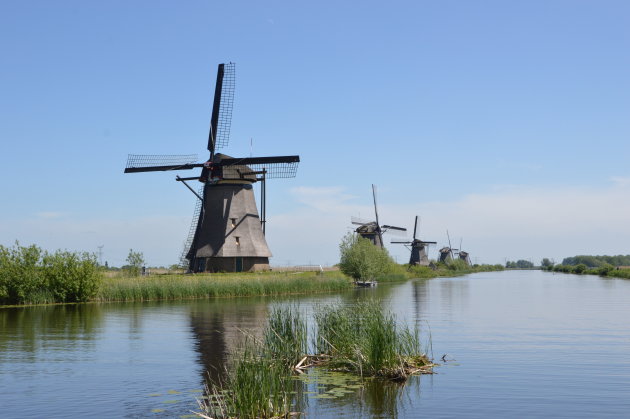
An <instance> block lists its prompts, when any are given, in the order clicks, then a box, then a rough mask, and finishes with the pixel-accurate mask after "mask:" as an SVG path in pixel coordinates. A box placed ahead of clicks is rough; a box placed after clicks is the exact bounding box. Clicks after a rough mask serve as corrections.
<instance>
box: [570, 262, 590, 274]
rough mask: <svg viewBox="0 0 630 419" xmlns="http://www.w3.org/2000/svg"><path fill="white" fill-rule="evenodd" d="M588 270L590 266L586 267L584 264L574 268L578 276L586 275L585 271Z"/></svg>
mask: <svg viewBox="0 0 630 419" xmlns="http://www.w3.org/2000/svg"><path fill="white" fill-rule="evenodd" d="M587 268H588V266H586V265H585V264H583V263H580V264H578V265H576V266H575V267H574V268H573V272H574V273H576V274H578V275H580V274H583V273H584V271H586V269H587Z"/></svg>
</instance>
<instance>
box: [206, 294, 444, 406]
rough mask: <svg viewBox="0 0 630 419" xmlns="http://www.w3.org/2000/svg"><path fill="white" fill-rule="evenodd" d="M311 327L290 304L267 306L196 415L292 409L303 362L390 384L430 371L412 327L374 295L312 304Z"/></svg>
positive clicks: (299, 399) (301, 394)
mask: <svg viewBox="0 0 630 419" xmlns="http://www.w3.org/2000/svg"><path fill="white" fill-rule="evenodd" d="M311 332H312V333H309V331H308V330H307V326H306V322H305V321H304V318H303V316H302V314H301V313H300V311H299V310H298V309H296V308H275V309H273V310H272V312H271V314H270V316H269V321H268V325H267V327H266V329H265V330H264V332H263V336H262V338H259V339H256V338H255V337H253V336H249V339H248V340H247V341H246V343H245V345H244V346H243V347H242V348H240V349H239V350H238V351H237V352H236V353H234V354H232V360H231V362H230V363H229V365H227V366H226V369H225V377H226V378H225V379H224V381H222V382H217V381H215V382H211V383H210V384H209V385H208V386H207V388H206V394H205V395H204V397H202V398H201V399H199V406H200V411H199V412H197V414H198V415H199V416H201V417H204V418H210V417H212V418H232V417H238V418H271V417H287V416H289V415H292V414H296V413H299V412H296V410H297V411H299V409H300V405H301V403H303V400H302V398H303V397H305V394H304V389H303V387H302V386H303V381H302V377H303V376H304V374H305V373H306V371H307V370H308V369H311V368H318V369H326V370H328V371H337V372H340V373H345V374H353V375H357V376H359V377H360V378H361V379H363V380H367V379H381V380H388V381H395V382H404V381H406V380H407V379H408V378H409V377H410V376H411V375H414V374H422V373H424V374H428V373H432V368H433V366H434V364H433V363H432V362H431V360H430V359H429V357H428V355H427V352H426V351H425V350H423V348H422V345H421V342H420V332H419V330H418V328H417V327H415V328H411V327H409V326H406V325H400V324H399V323H398V322H397V321H396V317H395V316H394V315H393V314H391V313H388V312H386V311H385V310H384V309H383V308H382V305H381V304H380V303H379V302H378V301H373V300H368V301H364V302H361V303H359V304H357V305H353V306H342V307H334V306H322V307H319V308H318V309H316V311H315V314H314V328H313V330H312V331H311ZM309 349H310V350H311V351H312V353H311V354H309V353H308V350H309Z"/></svg>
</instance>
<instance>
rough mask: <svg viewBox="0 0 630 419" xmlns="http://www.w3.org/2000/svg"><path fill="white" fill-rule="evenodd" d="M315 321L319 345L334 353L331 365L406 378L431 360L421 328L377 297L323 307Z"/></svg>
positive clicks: (327, 353) (321, 350) (326, 352)
mask: <svg viewBox="0 0 630 419" xmlns="http://www.w3.org/2000/svg"><path fill="white" fill-rule="evenodd" d="M315 321H316V324H317V333H316V335H315V337H314V346H315V349H316V351H317V353H318V354H323V355H325V356H327V357H330V361H329V363H328V365H329V367H331V368H334V369H337V370H342V371H348V372H353V373H357V374H359V375H361V376H373V377H383V378H388V379H393V380H404V379H406V378H407V376H408V375H409V374H410V373H411V372H412V371H413V370H414V369H417V368H421V367H424V366H427V365H429V364H430V362H429V359H428V357H427V356H426V354H425V352H424V351H423V350H422V348H421V343H420V338H419V335H420V333H419V330H418V329H417V328H413V329H412V328H409V327H407V326H401V325H399V324H397V322H396V318H395V316H394V315H393V314H391V313H386V312H385V311H384V310H383V308H382V307H381V305H380V304H379V303H378V302H377V301H366V302H360V303H358V304H356V305H354V306H346V307H333V306H324V307H320V309H319V310H318V311H317V312H316V314H315Z"/></svg>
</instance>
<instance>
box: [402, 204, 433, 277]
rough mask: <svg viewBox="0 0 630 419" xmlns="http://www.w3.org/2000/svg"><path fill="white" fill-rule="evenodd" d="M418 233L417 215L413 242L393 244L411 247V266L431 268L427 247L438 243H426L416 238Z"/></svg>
mask: <svg viewBox="0 0 630 419" xmlns="http://www.w3.org/2000/svg"><path fill="white" fill-rule="evenodd" d="M417 232H418V216H417V215H416V222H415V224H414V227H413V240H412V241H392V243H399V244H404V245H405V246H407V247H411V256H410V257H409V265H421V266H429V257H428V256H427V247H429V245H430V244H436V243H437V242H426V241H424V240H420V239H418V238H416V233H417Z"/></svg>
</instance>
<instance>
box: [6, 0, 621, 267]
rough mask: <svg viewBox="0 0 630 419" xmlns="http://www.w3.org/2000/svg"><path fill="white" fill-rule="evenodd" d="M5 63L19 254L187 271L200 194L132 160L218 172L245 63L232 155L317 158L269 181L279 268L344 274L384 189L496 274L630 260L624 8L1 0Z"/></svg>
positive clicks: (271, 234)
mask: <svg viewBox="0 0 630 419" xmlns="http://www.w3.org/2000/svg"><path fill="white" fill-rule="evenodd" d="M0 51H1V54H0V56H1V58H0V63H1V65H0V141H1V144H2V148H1V153H0V177H1V181H0V185H1V190H0V192H1V196H2V203H1V205H0V244H3V245H11V244H12V243H14V241H15V240H19V241H20V243H22V244H31V243H35V244H38V245H40V246H42V247H44V248H46V249H51V250H54V249H58V248H61V249H69V250H81V251H83V250H85V251H90V252H96V251H97V249H98V246H101V245H102V246H103V260H107V261H108V262H109V264H110V265H116V266H120V265H122V264H124V262H125V257H126V255H127V253H128V251H129V248H133V249H134V250H138V251H142V252H143V253H144V255H145V258H146V260H147V263H148V264H149V265H170V264H172V263H176V262H177V261H178V258H179V254H180V253H181V251H182V247H183V243H184V241H185V239H186V236H187V233H188V228H189V225H190V222H191V216H192V212H193V209H194V203H195V199H196V198H194V196H193V195H192V194H191V193H190V192H189V191H188V190H187V189H186V188H185V187H184V186H183V185H181V184H180V183H178V182H176V181H175V180H174V176H175V174H174V173H140V174H126V175H125V174H123V169H124V166H125V163H126V158H127V154H128V153H138V154H189V153H197V154H199V156H200V158H201V159H205V158H207V150H206V143H207V135H208V126H209V120H210V111H211V106H212V105H211V102H212V96H213V92H214V82H215V78H216V67H217V64H218V63H221V62H229V61H232V62H235V63H236V76H237V80H236V94H235V104H234V114H233V119H232V135H231V141H230V145H229V147H227V148H226V149H225V150H224V152H226V153H227V154H230V155H233V156H248V155H250V151H251V152H253V155H261V156H262V155H278V154H299V155H300V157H301V159H302V162H301V163H300V167H299V170H298V176H297V177H296V178H295V179H289V180H285V179H277V180H274V181H270V182H268V207H267V213H268V219H269V222H268V225H267V239H268V242H269V245H270V247H271V250H272V252H273V253H274V258H273V259H272V264H275V265H286V264H306V263H313V264H332V263H335V262H337V260H338V243H339V240H340V238H341V237H342V236H343V235H344V234H345V233H346V232H347V231H348V230H349V228H350V227H351V225H350V217H351V216H361V217H362V218H370V217H371V216H372V213H373V210H372V206H371V184H372V183H374V184H376V185H377V186H378V189H379V195H378V198H379V215H380V218H381V221H383V222H384V223H388V224H394V225H402V226H406V227H408V228H410V229H412V228H413V219H414V216H415V215H416V214H418V215H420V216H421V217H422V224H421V238H423V239H425V240H435V241H438V242H439V245H443V244H446V240H447V238H446V230H447V229H448V230H449V232H450V234H451V239H452V241H454V242H455V243H453V246H454V247H457V246H456V245H459V241H460V239H461V238H463V248H464V249H465V250H467V251H469V252H470V254H471V257H472V259H473V261H476V262H479V263H503V262H504V261H505V259H506V258H507V259H508V260H516V259H521V258H522V259H531V260H532V261H534V262H539V261H540V259H541V258H543V257H549V258H553V259H555V260H556V262H560V261H561V259H562V258H563V257H566V256H573V255H576V254H629V253H630V222H629V221H630V2H628V1H625V0H624V1H611V0H603V1H590V0H588V1H582V0H570V1H562V0H544V1H537V0H530V1H521V2H515V1H509V2H508V1H502V0H501V1H499V0H497V1H481V0H480V1H470V0H461V1H449V0H440V1H437V0H435V1H392V2H383V1H361V2H358V1H355V2H341V1H317V2H296V1H265V2H262V1H226V2H216V1H185V2H181V1H177V2H176V1H156V0H151V1H132V2H130V1H106V2H105V1H100V2H97V1H84V0H77V1H67V0H58V1H30V0H25V1H17V0H5V1H2V2H0ZM250 139H251V141H252V143H253V147H252V150H250ZM182 174H183V175H190V172H188V173H187V172H183V173H182ZM391 238H393V237H390V238H389V239H391ZM389 239H388V240H387V242H389ZM388 248H389V250H390V252H391V253H392V254H393V255H394V256H395V257H396V258H397V260H398V261H399V262H403V261H405V260H406V259H407V258H408V252H407V251H406V250H405V249H404V248H403V247H402V246H400V245H389V244H388ZM430 256H431V257H435V256H436V250H435V248H432V249H431V251H430Z"/></svg>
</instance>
